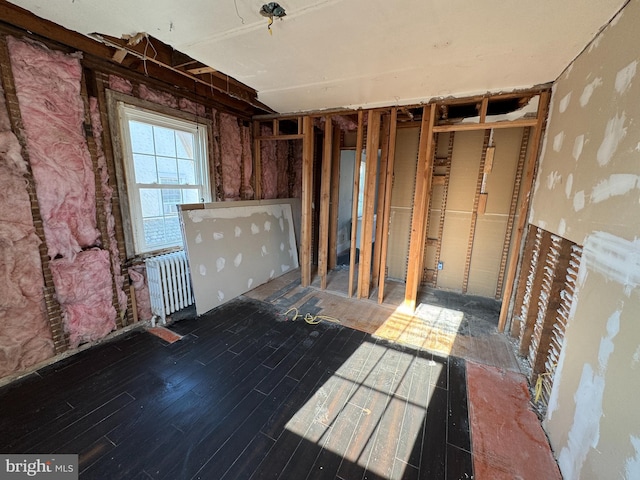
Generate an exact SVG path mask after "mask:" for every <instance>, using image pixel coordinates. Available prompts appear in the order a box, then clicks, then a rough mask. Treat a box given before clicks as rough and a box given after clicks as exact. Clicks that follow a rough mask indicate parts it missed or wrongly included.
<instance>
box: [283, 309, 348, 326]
mask: <svg viewBox="0 0 640 480" xmlns="http://www.w3.org/2000/svg"><path fill="white" fill-rule="evenodd" d="M291 312H295V314H294V315H293V317H292V318H291V321H292V322H295V321H296V320H297V319H299V318H302V319H303V320H304V321H305V322H307V323H308V324H309V325H318V324H319V323H320V322H321V321H322V320H326V321H328V322H333V323H340V320H338V319H337V318H334V317H329V316H327V315H312V314H310V313H305V314H304V315H302V314H301V313H300V312H299V311H298V309H297V308H296V307H291V308H290V309H289V310H287V311H286V312H284V313H283V314H282V315H283V316H284V317H285V318H289V317H288V315H289V313H291Z"/></svg>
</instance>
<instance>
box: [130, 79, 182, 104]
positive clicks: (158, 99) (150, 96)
mask: <svg viewBox="0 0 640 480" xmlns="http://www.w3.org/2000/svg"><path fill="white" fill-rule="evenodd" d="M138 92H139V93H140V98H141V99H143V100H147V101H149V102H153V103H157V104H158V105H164V106H166V107H171V108H178V100H176V97H174V96H173V95H171V94H170V93H166V92H158V91H157V90H153V89H152V88H149V87H147V86H146V85H145V84H143V83H141V84H140V87H139V88H138Z"/></svg>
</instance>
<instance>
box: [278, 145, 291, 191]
mask: <svg viewBox="0 0 640 480" xmlns="http://www.w3.org/2000/svg"><path fill="white" fill-rule="evenodd" d="M276 157H277V164H278V198H289V142H283V141H279V142H277V144H276Z"/></svg>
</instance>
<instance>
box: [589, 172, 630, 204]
mask: <svg viewBox="0 0 640 480" xmlns="http://www.w3.org/2000/svg"><path fill="white" fill-rule="evenodd" d="M638 187H640V175H634V174H632V173H614V174H612V175H611V176H609V178H605V179H604V180H602V181H601V182H600V183H598V185H596V186H595V187H594V188H593V191H592V192H591V201H592V202H593V203H600V202H603V201H605V200H608V199H609V198H610V197H615V196H619V195H624V194H626V193H629V192H630V191H631V190H633V189H634V188H638Z"/></svg>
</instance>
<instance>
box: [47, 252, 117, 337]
mask: <svg viewBox="0 0 640 480" xmlns="http://www.w3.org/2000/svg"><path fill="white" fill-rule="evenodd" d="M49 265H50V266H51V274H52V276H53V283H54V285H55V287H56V297H57V299H58V302H59V303H60V306H61V307H62V311H63V317H64V328H65V331H66V332H67V333H68V334H69V344H70V346H71V348H76V347H77V346H78V345H80V344H81V343H85V342H94V341H96V340H99V339H101V338H102V337H104V336H105V335H107V334H108V333H109V332H111V331H112V330H114V329H115V328H116V309H115V308H113V303H112V289H111V285H112V284H111V281H112V280H111V267H110V261H109V252H108V251H107V250H100V249H98V248H92V249H91V250H84V251H82V252H80V253H78V255H76V258H75V260H70V259H67V258H59V259H55V260H51V262H50V263H49Z"/></svg>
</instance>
